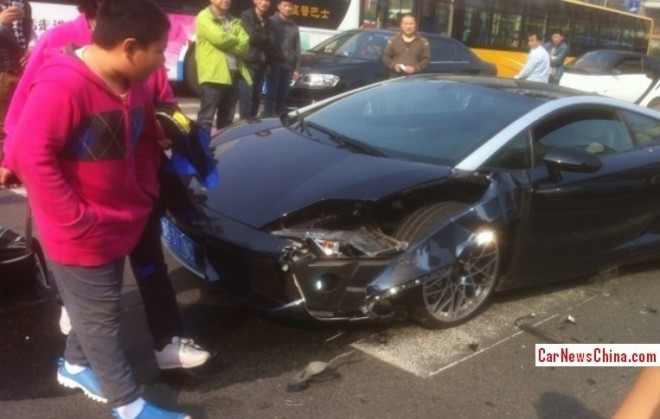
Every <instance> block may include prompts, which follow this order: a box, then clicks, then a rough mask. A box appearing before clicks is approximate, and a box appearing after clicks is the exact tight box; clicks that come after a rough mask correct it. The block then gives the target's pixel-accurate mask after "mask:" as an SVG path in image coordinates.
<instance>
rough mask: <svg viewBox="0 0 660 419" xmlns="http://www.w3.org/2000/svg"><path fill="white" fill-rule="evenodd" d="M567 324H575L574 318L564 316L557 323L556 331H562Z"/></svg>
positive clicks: (567, 315) (568, 315)
mask: <svg viewBox="0 0 660 419" xmlns="http://www.w3.org/2000/svg"><path fill="white" fill-rule="evenodd" d="M568 324H575V317H573V316H572V315H570V314H565V315H563V316H562V317H561V318H560V319H559V321H558V322H557V329H564V328H565V327H566V326H567V325H568Z"/></svg>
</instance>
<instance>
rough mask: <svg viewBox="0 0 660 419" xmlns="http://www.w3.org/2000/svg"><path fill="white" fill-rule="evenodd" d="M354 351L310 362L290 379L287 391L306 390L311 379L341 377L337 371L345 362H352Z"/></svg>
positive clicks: (320, 379)
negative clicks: (329, 358)
mask: <svg viewBox="0 0 660 419" xmlns="http://www.w3.org/2000/svg"><path fill="white" fill-rule="evenodd" d="M354 353H355V351H348V352H345V353H343V354H341V355H338V356H336V357H334V358H332V359H331V360H330V361H328V362H323V361H312V362H310V363H309V364H307V366H306V367H305V369H304V370H302V372H301V373H300V374H298V376H297V377H295V378H294V379H293V380H291V381H289V383H288V384H287V386H286V391H287V393H295V392H298V391H302V390H305V389H306V388H307V387H309V383H310V382H311V381H325V380H332V379H336V378H339V372H338V371H337V370H338V368H339V367H340V366H342V365H343V364H346V363H347V362H350V359H349V357H350V356H351V355H353V354H354Z"/></svg>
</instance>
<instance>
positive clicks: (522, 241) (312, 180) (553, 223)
mask: <svg viewBox="0 0 660 419" xmlns="http://www.w3.org/2000/svg"><path fill="white" fill-rule="evenodd" d="M411 80H412V81H411ZM475 80H476V79H473V78H467V79H466V80H463V79H461V78H449V79H448V80H445V79H444V78H442V77H439V76H419V77H416V78H413V79H400V80H393V81H390V82H387V83H383V85H382V86H379V87H378V88H379V89H383V90H384V91H388V90H389V91H392V90H394V91H395V92H397V91H396V90H395V87H394V86H396V85H399V87H401V86H404V87H405V88H406V89H409V88H411V87H414V86H415V83H422V85H421V86H422V87H428V89H427V90H428V91H431V90H433V89H436V91H437V94H438V95H440V96H439V97H441V98H442V99H443V100H444V99H447V100H449V98H448V96H449V95H452V94H454V93H456V92H455V91H454V90H452V89H454V88H456V87H459V88H460V85H461V83H468V84H470V83H473V84H478V85H479V86H480V88H478V89H464V90H462V92H464V93H465V92H469V93H470V95H472V96H471V97H469V98H467V99H466V98H465V96H460V95H459V96H460V97H461V98H462V99H465V100H476V97H478V95H480V94H486V96H487V97H488V98H489V100H491V99H492V100H495V99H496V94H495V93H493V94H492V96H488V95H489V93H484V92H486V91H487V90H484V89H494V90H493V91H495V90H498V89H499V90H501V91H502V92H503V94H505V95H522V96H524V97H525V102H524V103H526V104H530V106H529V109H526V110H522V111H519V110H516V111H515V112H521V114H520V117H519V118H518V119H516V120H515V121H513V122H511V123H510V124H509V125H507V126H504V127H500V128H498V132H497V133H495V134H491V136H490V137H488V138H486V139H483V140H479V141H481V143H480V144H481V146H479V147H476V149H475V150H474V151H473V152H471V154H470V155H469V156H468V157H465V158H464V157H461V160H460V161H457V162H455V163H453V164H451V165H441V164H430V163H420V162H417V161H413V160H414V159H413V160H410V159H405V158H399V157H397V158H393V157H387V156H385V155H377V154H369V153H367V152H362V151H356V150H355V149H350V148H349V147H346V146H343V145H342V143H335V142H331V141H326V138H325V137H322V136H313V135H308V134H306V133H305V124H304V122H303V121H305V120H309V121H308V122H310V123H312V122H314V118H313V116H314V114H315V112H317V110H316V107H312V108H311V109H308V110H306V111H304V112H307V114H306V115H301V114H299V113H297V112H292V113H290V114H289V115H288V116H285V117H283V118H282V120H279V119H267V120H263V121H258V120H257V121H251V122H250V123H244V124H239V125H236V126H234V127H232V128H230V129H228V130H226V131H224V132H223V133H221V134H220V135H218V136H217V137H216V138H215V139H214V141H213V143H212V146H213V147H214V148H215V154H214V155H215V158H216V159H217V161H218V171H219V173H220V184H219V186H218V187H217V188H216V189H213V190H207V189H205V188H203V187H201V186H200V185H199V184H198V183H197V182H196V181H195V180H192V181H190V180H189V179H188V180H187V182H189V183H188V191H189V193H190V197H191V202H192V203H193V205H194V206H195V208H196V217H194V218H191V217H189V218H187V219H185V218H184V217H179V216H177V217H173V216H171V215H170V216H169V217H168V219H167V220H166V221H164V226H165V230H166V232H167V236H168V237H170V236H172V235H177V234H181V235H182V236H185V237H182V238H181V239H180V241H182V242H184V244H185V245H186V246H188V248H190V249H194V251H190V252H188V253H189V255H190V256H191V257H189V258H188V266H189V267H191V269H193V270H195V271H196V272H197V273H198V274H200V275H201V276H203V277H205V278H206V279H208V280H217V281H218V283H220V284H222V286H224V287H226V288H227V289H228V290H229V291H230V292H231V293H232V294H233V295H235V296H238V297H240V298H242V299H243V300H245V301H247V302H250V303H252V304H253V305H255V306H256V307H259V308H260V309H264V310H268V311H271V312H277V313H278V314H280V315H284V314H289V313H295V314H296V315H297V314H300V313H301V312H303V313H308V314H309V315H311V316H312V317H314V318H317V319H322V320H337V319H366V318H390V317H391V316H392V313H393V312H394V308H395V307H397V306H399V305H400V304H402V299H400V296H402V295H407V294H408V293H409V292H411V291H415V290H417V289H419V288H420V287H422V286H424V284H425V283H426V282H428V281H429V280H430V279H429V278H432V277H433V275H435V274H436V273H437V272H440V271H444V270H447V269H453V268H452V267H453V266H456V265H457V264H460V263H462V262H461V260H463V259H464V257H465V255H466V254H468V253H470V252H472V251H474V250H475V249H478V248H479V246H481V243H480V242H481V240H483V238H484V237H490V239H491V240H497V242H498V245H499V246H500V247H501V249H502V254H503V257H502V260H501V266H502V267H501V269H500V272H499V274H500V277H499V281H498V282H497V284H496V289H497V290H505V289H511V288H516V287H522V286H529V285H532V284H536V283H542V282H548V281H556V280H560V279H565V278H569V277H574V276H577V275H581V274H588V273H594V272H598V271H599V270H603V269H608V268H611V267H616V266H620V265H622V264H627V263H633V262H636V261H640V260H646V259H649V258H655V257H657V256H658V254H659V252H660V210H658V208H660V176H658V173H660V145H658V144H660V119H658V118H657V115H656V114H655V113H654V112H652V111H649V110H645V109H642V108H639V107H636V106H633V105H630V104H625V103H622V102H620V101H615V100H611V99H607V98H601V97H595V96H594V97H584V96H572V95H574V93H573V92H571V91H569V90H566V89H560V88H557V87H553V86H536V85H535V84H534V83H524V82H517V81H511V80H509V81H500V80H491V79H488V80H486V81H484V80H485V79H484V80H476V81H475ZM424 83H426V84H424ZM486 86H489V87H488V88H487V87H486ZM443 87H448V88H443ZM482 88H483V89H482ZM371 89H372V88H371V87H370V88H369V90H365V91H362V92H352V93H350V95H352V96H359V97H372V96H370V95H373V91H371ZM497 94H499V93H497ZM378 97H380V96H378ZM383 97H384V96H383ZM421 99H423V98H421ZM421 99H420V100H421ZM343 100H344V99H333V101H334V102H333V103H338V104H341V103H342V101H343ZM355 103H356V101H353V102H351V104H350V105H351V106H349V109H354V105H355ZM443 103H444V102H443ZM488 103H497V102H496V101H495V102H493V101H489V102H488ZM319 106H321V107H325V106H327V107H328V108H327V109H330V106H329V105H319ZM457 106H459V107H464V108H463V110H465V111H466V112H474V110H475V109H478V108H477V107H474V108H473V107H471V106H470V103H464V102H463V101H459V102H458V105H457ZM317 107H318V106H317ZM610 108H611V109H612V110H616V112H614V113H612V117H613V118H614V119H613V120H604V121H603V122H607V123H608V124H609V123H611V122H622V121H621V118H622V115H624V114H625V113H635V115H636V118H646V119H644V121H646V123H647V124H648V123H649V121H650V122H652V121H656V125H657V126H652V127H651V128H652V129H653V130H654V132H656V131H657V134H654V135H657V137H656V138H655V139H650V140H648V141H650V142H648V143H642V144H641V145H637V146H634V147H621V146H620V145H617V144H614V143H611V144H610V146H611V147H614V148H616V150H615V149H614V148H613V149H612V150H610V151H607V152H604V151H605V148H604V146H601V147H602V148H600V149H599V148H597V147H596V148H595V146H594V145H593V144H590V145H589V147H588V148H587V150H592V151H587V150H584V149H582V148H579V147H578V148H573V147H566V146H562V144H554V143H552V142H551V141H550V140H548V142H547V143H540V144H538V145H535V146H534V147H530V149H529V153H530V155H529V156H528V157H529V158H535V157H534V154H533V153H542V154H541V155H539V158H538V159H537V162H536V163H535V164H531V165H530V166H529V167H528V168H524V169H523V168H520V167H517V166H516V167H512V168H506V169H502V166H501V164H502V162H505V163H506V164H509V163H511V161H512V160H511V159H498V157H499V155H500V152H501V151H503V150H504V151H506V152H509V151H512V152H514V154H513V155H514V156H519V155H520V154H519V153H520V149H519V147H520V146H524V147H529V146H530V145H531V144H535V143H532V138H533V137H534V136H539V137H542V136H543V135H545V134H546V131H547V130H548V129H550V130H553V129H556V125H557V123H566V124H568V125H567V126H570V124H571V121H572V120H573V119H578V120H580V121H582V119H580V118H584V121H586V122H588V123H591V122H592V121H593V120H597V118H599V116H598V115H601V114H603V115H605V114H606V115H610V113H611V112H610V111H609V110H610ZM402 109H404V108H402ZM433 109H434V110H437V109H436V108H433ZM498 111H502V110H498ZM373 112H375V111H374V109H373V108H369V112H368V113H367V114H366V116H364V118H365V119H367V120H369V118H373V117H374V115H373ZM483 112H492V109H490V108H484V109H483ZM563 113H565V114H566V115H567V118H568V122H567V121H564V120H563V119H561V118H560V117H561V115H563ZM471 114H472V113H471ZM581 114H583V115H581ZM452 115H453V114H452ZM306 116H307V118H305V119H303V117H306ZM481 117H483V115H482V116H481ZM553 118H560V119H557V120H555V119H553ZM654 118H656V119H654ZM379 120H382V119H379ZM296 121H297V122H296ZM562 121H563V122H562ZM343 122H344V121H338V123H337V127H338V128H337V129H341V128H342V126H341V123H343ZM296 124H297V125H296ZM544 124H545V125H549V126H550V127H546V126H545V125H544ZM608 124H605V125H604V127H610V126H611V125H608ZM344 128H345V127H344ZM462 129H468V130H469V129H472V132H476V130H477V129H476V128H474V127H463V128H462ZM527 130H529V132H527ZM588 131H590V128H589V127H588V126H587V125H580V129H579V130H578V131H576V132H573V133H571V134H570V135H569V136H568V137H564V138H567V139H568V140H571V141H572V140H573V139H574V137H573V136H574V135H578V134H580V135H583V134H587V133H589V132H588ZM378 132H381V131H378ZM521 133H526V134H527V135H528V136H527V137H526V136H521V135H520V134H521ZM239 134H240V135H239ZM591 134H594V133H593V132H591ZM330 135H331V136H332V135H335V134H330ZM603 135H605V134H599V135H596V136H594V138H593V139H594V140H595V141H601V142H603V143H606V140H605V137H603ZM500 137H503V138H505V139H506V141H505V142H502V141H501V140H500V139H499V138H500ZM379 138H380V137H378V136H377V137H376V139H375V141H377V140H378V139H379ZM420 138H421V139H420V140H415V139H414V136H412V135H411V136H410V137H409V138H404V139H402V143H401V144H404V145H405V143H406V141H422V142H423V144H426V142H428V141H429V139H428V138H426V137H420ZM438 138H441V137H438ZM442 138H443V137H442ZM465 138H468V137H465ZM511 138H513V139H511ZM557 138H559V137H557ZM520 139H522V141H519V140H520ZM562 140H563V139H562ZM460 141H465V140H464V139H461V140H460ZM590 141H591V140H590ZM643 141H647V140H643ZM495 144H500V145H497V146H496V145H495ZM541 144H542V145H544V146H546V145H548V144H549V145H550V146H553V145H556V146H553V147H551V148H550V149H549V150H547V151H545V150H541V149H540V146H541ZM507 147H512V148H507ZM535 147H538V148H539V149H536V148H535ZM524 149H526V148H524ZM594 149H596V150H600V151H598V152H594V151H593V150H594ZM617 150H618V151H617ZM482 153H486V154H485V155H484V156H481V154H482ZM420 158H421V157H420ZM475 159H476V161H477V163H474V161H475ZM494 162H495V163H494ZM514 163H516V162H515V161H514ZM449 201H451V202H456V203H460V205H458V206H456V208H461V209H460V210H456V211H455V212H454V213H452V214H451V215H450V216H447V217H445V218H443V219H442V220H441V221H440V222H437V223H435V224H433V225H428V226H426V228H425V229H424V230H423V231H424V235H422V236H421V237H420V238H418V239H415V240H414V241H405V240H402V239H400V238H398V236H397V228H398V226H400V225H401V224H402V220H404V219H405V218H406V217H407V216H408V215H409V214H410V213H413V212H415V210H416V209H419V208H426V207H427V206H428V205H429V203H437V202H449ZM176 242H177V241H176V240H171V239H167V240H166V243H168V244H169V245H170V248H172V243H174V247H179V248H180V249H178V250H179V251H180V250H181V248H185V247H186V246H179V245H177V244H176ZM173 251H174V252H175V253H176V252H177V249H173ZM191 265H192V266H191Z"/></svg>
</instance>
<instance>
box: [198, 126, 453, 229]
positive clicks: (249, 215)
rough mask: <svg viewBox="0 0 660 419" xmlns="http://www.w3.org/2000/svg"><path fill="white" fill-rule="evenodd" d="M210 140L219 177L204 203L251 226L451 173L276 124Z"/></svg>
mask: <svg viewBox="0 0 660 419" xmlns="http://www.w3.org/2000/svg"><path fill="white" fill-rule="evenodd" d="M270 121H271V122H272V120H270ZM264 122H266V121H264ZM258 126H259V124H255V129H256V128H257V127H258ZM217 140H220V141H217ZM213 144H219V145H217V146H216V148H215V159H216V160H217V161H218V166H217V167H218V172H219V174H220V180H219V183H218V186H217V187H216V188H214V189H212V190H207V191H205V192H204V193H205V194H206V195H207V199H206V202H205V206H206V207H207V208H208V209H210V210H211V211H214V212H217V213H220V214H223V215H225V216H229V217H231V218H233V219H235V220H237V221H240V222H242V223H245V224H248V225H250V226H253V227H262V226H264V225H266V224H268V223H270V222H273V221H275V220H277V219H278V218H280V217H282V216H284V215H286V214H289V213H291V212H293V211H296V210H299V209H301V208H304V207H307V206H309V205H311V204H313V203H316V202H319V201H323V200H367V201H370V200H378V199H380V198H383V197H385V196H388V195H390V194H392V193H395V192H398V191H401V190H404V189H407V188H410V187H413V186H415V185H419V184H423V183H427V182H429V181H433V180H437V179H441V178H444V177H447V176H448V175H449V173H450V168H448V167H443V166H436V165H430V164H423V163H415V162H411V161H404V160H396V159H392V158H385V157H378V156H371V155H366V154H359V153H356V152H354V151H351V150H347V149H345V148H341V147H338V145H335V144H327V143H324V142H319V141H316V140H312V139H310V138H307V137H303V136H301V135H299V134H297V133H294V132H291V131H290V130H288V129H287V128H284V127H281V126H279V127H275V128H271V129H265V130H261V131H257V132H255V133H254V134H248V135H246V136H243V137H240V138H236V139H231V140H229V141H226V142H222V135H221V136H220V137H219V138H217V139H216V140H215V141H214V142H213ZM198 192H200V191H198Z"/></svg>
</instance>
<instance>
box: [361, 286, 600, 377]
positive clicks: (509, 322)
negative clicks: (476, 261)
mask: <svg viewBox="0 0 660 419" xmlns="http://www.w3.org/2000/svg"><path fill="white" fill-rule="evenodd" d="M592 298H594V297H593V295H592V294H591V293H589V292H588V291H587V290H586V289H582V288H573V289H569V290H561V291H555V292H549V293H547V294H543V295H535V296H532V297H528V298H520V299H517V300H515V301H506V302H502V303H496V304H492V305H491V306H490V307H489V308H488V309H487V310H486V311H485V312H484V313H482V314H480V315H479V316H477V317H476V318H475V319H473V320H471V321H469V322H467V323H465V324H462V325H460V326H458V327H454V328H451V329H444V330H429V329H424V328H421V327H418V326H414V325H412V326H409V327H401V328H396V327H395V328H392V329H390V330H388V332H387V333H388V335H387V339H386V340H387V342H386V343H382V342H381V341H380V340H379V337H378V336H377V335H374V336H370V337H368V338H366V339H363V340H361V341H358V342H356V343H354V344H352V345H351V346H353V347H354V348H356V349H359V350H361V351H363V352H365V353H367V354H369V355H371V356H373V357H375V358H377V359H380V360H382V361H384V362H387V363H388V364H390V365H393V366H395V367H397V368H400V369H403V370H405V371H408V372H410V373H412V374H415V375H416V376H419V377H423V378H429V377H432V376H433V375H436V374H438V373H440V372H442V371H444V370H446V369H447V368H451V367H453V366H456V365H458V364H460V363H462V362H464V361H465V360H468V359H470V358H471V357H473V356H475V355H477V354H480V353H484V352H485V351H488V350H490V349H492V348H494V347H496V346H498V345H500V344H501V343H504V342H506V341H508V340H510V339H512V338H514V337H516V336H518V335H520V333H522V332H521V331H520V330H519V329H518V328H517V327H516V326H515V324H514V321H515V319H517V318H520V317H523V316H527V315H530V314H532V313H534V314H535V318H542V319H544V320H543V321H542V322H545V321H548V320H549V319H551V318H553V317H554V316H556V313H559V312H563V311H565V310H567V309H572V308H574V307H577V306H579V305H581V304H584V303H586V302H587V301H590V300H591V299H592ZM542 322H540V323H542ZM471 345H478V348H480V349H479V350H477V351H475V350H473V349H471V348H470V346H471Z"/></svg>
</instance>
